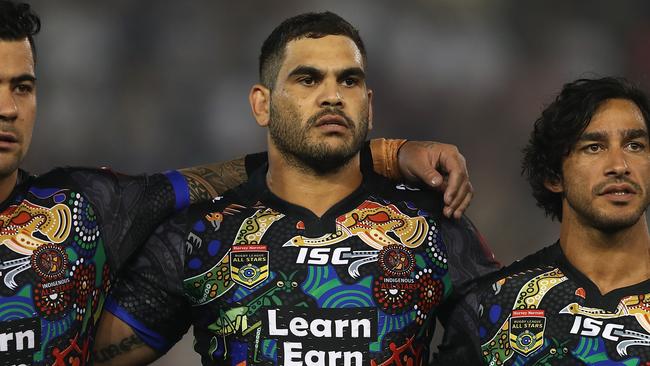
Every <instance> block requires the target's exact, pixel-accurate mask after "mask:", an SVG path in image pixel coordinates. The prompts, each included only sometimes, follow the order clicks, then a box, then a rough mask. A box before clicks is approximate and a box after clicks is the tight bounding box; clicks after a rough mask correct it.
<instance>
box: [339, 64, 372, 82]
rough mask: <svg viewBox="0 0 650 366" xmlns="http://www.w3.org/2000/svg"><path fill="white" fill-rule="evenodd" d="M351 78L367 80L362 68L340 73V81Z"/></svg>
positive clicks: (349, 69) (353, 68) (352, 68)
mask: <svg viewBox="0 0 650 366" xmlns="http://www.w3.org/2000/svg"><path fill="white" fill-rule="evenodd" d="M351 76H354V77H357V78H359V79H362V80H364V79H365V78H366V73H365V72H364V71H363V69H361V68H360V67H350V68H348V69H345V70H343V71H341V72H339V74H338V79H345V78H349V77H351Z"/></svg>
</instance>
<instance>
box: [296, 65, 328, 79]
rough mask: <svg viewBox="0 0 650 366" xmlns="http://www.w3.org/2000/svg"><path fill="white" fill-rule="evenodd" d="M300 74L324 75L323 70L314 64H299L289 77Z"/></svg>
mask: <svg viewBox="0 0 650 366" xmlns="http://www.w3.org/2000/svg"><path fill="white" fill-rule="evenodd" d="M298 75H310V76H313V77H319V78H322V77H323V72H322V71H321V70H319V69H317V68H315V67H313V66H305V65H300V66H297V67H296V68H295V69H293V70H292V71H291V72H290V73H289V77H294V76H298Z"/></svg>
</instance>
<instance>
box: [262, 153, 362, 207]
mask: <svg viewBox="0 0 650 366" xmlns="http://www.w3.org/2000/svg"><path fill="white" fill-rule="evenodd" d="M362 178H363V176H362V174H361V166H360V159H359V154H357V155H356V156H355V157H354V158H352V159H351V160H350V161H349V162H348V163H347V164H345V165H344V166H342V167H341V168H340V169H338V170H337V171H335V172H332V173H328V174H317V173H316V172H314V171H313V170H312V169H310V168H308V167H301V166H297V164H295V162H289V161H287V159H286V158H285V157H284V156H283V155H282V154H281V153H280V151H278V149H277V148H276V147H275V146H273V144H272V143H270V144H269V171H268V173H267V175H266V183H267V185H268V187H269V189H270V190H271V192H273V194H275V195H276V196H278V197H280V198H282V199H283V200H285V201H287V202H290V203H292V204H294V205H298V206H302V207H304V208H306V209H308V210H310V211H311V212H313V213H314V214H315V215H316V216H318V217H321V216H323V214H325V212H327V210H328V209H329V208H330V207H332V206H333V205H334V204H336V203H337V202H339V201H341V200H342V199H343V198H345V197H347V196H348V195H349V194H351V193H352V192H354V190H356V189H357V187H359V185H360V184H361V180H362Z"/></svg>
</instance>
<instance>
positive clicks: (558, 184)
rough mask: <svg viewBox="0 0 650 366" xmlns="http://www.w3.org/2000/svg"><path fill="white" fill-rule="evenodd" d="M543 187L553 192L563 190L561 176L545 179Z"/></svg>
mask: <svg viewBox="0 0 650 366" xmlns="http://www.w3.org/2000/svg"><path fill="white" fill-rule="evenodd" d="M544 187H546V189H548V190H549V191H551V192H553V193H562V192H564V184H563V183H562V178H559V177H556V178H547V179H545V180H544Z"/></svg>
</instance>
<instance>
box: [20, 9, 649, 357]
mask: <svg viewBox="0 0 650 366" xmlns="http://www.w3.org/2000/svg"><path fill="white" fill-rule="evenodd" d="M29 2H30V3H31V4H32V5H33V7H34V8H35V9H36V11H37V12H38V13H39V15H40V16H41V18H42V21H43V28H42V31H41V34H40V35H39V36H38V38H37V47H38V65H37V73H38V79H39V91H38V93H39V117H38V122H37V127H36V129H35V133H34V140H33V142H32V147H31V151H30V153H29V154H28V159H27V162H26V165H25V166H26V167H27V168H28V169H30V170H32V171H34V172H44V171H46V170H48V169H49V168H51V167H53V166H59V165H90V166H96V165H105V166H111V167H113V168H114V169H116V170H120V171H123V172H126V173H138V172H155V171H159V170H164V169H169V168H177V167H185V166H192V165H198V164H202V163H206V162H211V161H217V160H227V159H231V158H233V157H236V156H238V155H242V154H245V153H247V152H256V151H261V150H265V132H266V131H265V130H263V129H261V128H258V127H257V125H256V124H255V122H254V120H253V118H252V116H251V113H250V108H249V106H248V101H247V95H248V91H249V88H250V86H251V85H252V84H253V83H255V82H256V81H257V57H258V54H259V48H260V46H261V44H262V42H263V40H264V39H265V38H266V36H267V35H268V34H269V33H270V32H271V30H272V29H273V28H274V27H275V26H276V25H277V24H279V23H280V22H281V21H282V20H284V19H285V18H287V17H290V16H293V15H296V14H298V13H301V12H306V11H323V10H330V11H334V12H336V13H338V14H339V15H341V16H343V17H344V18H346V19H347V20H348V21H350V22H351V23H352V24H354V25H355V26H357V28H358V29H359V30H360V31H361V35H362V37H363V39H364V41H365V43H366V47H367V51H368V59H369V66H368V74H369V78H368V83H369V86H370V87H371V88H372V89H374V92H375V94H374V110H375V120H374V125H375V129H374V130H373V131H372V133H371V137H395V138H398V137H399V138H408V139H417V140H438V141H444V142H447V143H453V144H456V145H458V147H459V148H460V150H461V151H462V152H463V154H464V155H465V157H466V158H467V161H468V165H469V169H470V175H471V178H472V183H473V184H474V188H475V191H476V195H475V198H474V200H473V203H472V206H471V208H470V210H469V213H468V214H469V216H470V217H471V218H472V220H473V221H474V222H475V224H476V225H477V226H478V228H479V229H480V230H481V231H482V233H483V235H484V236H485V237H486V239H487V240H488V242H489V244H490V246H491V247H492V249H493V250H494V252H495V253H496V255H497V257H498V258H499V259H500V260H501V261H502V262H503V263H506V264H507V263H510V262H511V261H513V260H514V259H516V258H520V257H522V256H524V255H525V254H528V253H531V252H534V251H536V250H537V249H539V248H541V247H543V246H546V245H548V244H551V243H552V242H553V241H555V240H556V238H557V236H558V225H557V223H555V222H552V221H550V220H549V219H547V218H545V217H544V214H543V212H542V211H541V210H540V209H538V208H537V207H536V206H535V202H534V200H533V199H532V197H531V196H530V190H529V188H528V186H527V184H526V183H525V181H524V180H523V179H522V178H521V176H520V158H521V148H522V147H523V146H524V145H525V143H526V140H527V138H528V134H529V132H530V130H531V127H532V123H533V122H534V120H535V119H536V118H537V116H538V115H539V113H540V112H541V110H542V108H543V106H544V105H546V104H548V103H550V101H551V100H552V99H553V97H554V96H555V94H557V93H558V92H559V90H560V88H561V86H562V85H563V84H564V83H566V82H568V81H571V80H573V79H575V78H579V77H597V76H607V75H615V76H625V77H628V78H629V79H631V80H633V81H634V82H636V83H638V84H640V85H641V86H642V87H643V89H644V90H648V86H650V80H649V79H648V74H649V72H650V2H647V1H616V2H614V1H589V0H583V1H541V0H540V1H517V0H492V1H480V0H445V1H433V0H419V1H394V0H356V1H352V0H341V1H316V0H299V1H298V0H284V1H252V0H239V1H216V0H211V1H208V0H184V1H175V2H172V1H153V0H139V1H132V0H112V1H110V2H106V1H88V0H87V1H80V0H78V1H73V0H57V1H51V0H33V1H29ZM197 360H198V358H196V356H194V354H193V352H192V351H191V337H186V338H185V340H184V341H183V343H182V344H180V345H179V346H177V348H175V349H173V350H172V351H171V352H170V353H169V354H168V355H167V356H165V357H164V358H163V359H161V360H159V361H158V362H157V363H156V365H158V366H164V365H177V364H180V362H184V363H185V364H187V365H190V364H194V363H197V362H198V361H197Z"/></svg>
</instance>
